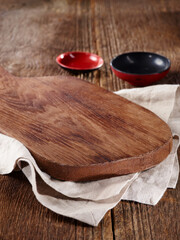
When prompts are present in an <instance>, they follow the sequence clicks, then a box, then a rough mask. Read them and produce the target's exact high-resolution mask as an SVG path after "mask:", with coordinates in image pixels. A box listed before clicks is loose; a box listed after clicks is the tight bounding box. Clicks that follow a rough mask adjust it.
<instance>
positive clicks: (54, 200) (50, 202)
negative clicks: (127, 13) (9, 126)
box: [0, 85, 180, 226]
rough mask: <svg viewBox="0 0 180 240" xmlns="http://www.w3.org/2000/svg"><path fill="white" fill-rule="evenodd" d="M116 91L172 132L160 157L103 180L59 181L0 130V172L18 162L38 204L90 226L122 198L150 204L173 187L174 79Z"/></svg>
mask: <svg viewBox="0 0 180 240" xmlns="http://www.w3.org/2000/svg"><path fill="white" fill-rule="evenodd" d="M116 94H118V95H121V96H122V97H125V98H127V99H129V100H131V101H133V102H135V103H137V104H139V105H141V106H143V107H146V108H147V109H149V110H151V111H153V112H154V113H156V114H157V115H158V116H159V117H160V118H161V119H163V120H164V121H165V122H166V123H167V124H168V125H169V127H170V128H171V130H172V133H173V135H174V136H176V137H175V138H174V139H173V148H172V151H171V153H170V154H169V156H168V157H167V158H166V159H165V160H164V161H163V162H161V163H160V164H158V165H157V166H155V167H153V168H151V169H149V170H146V171H143V172H140V173H134V174H129V175H124V176H119V177H114V178H109V179H105V180H99V181H92V182H86V183H75V182H70V181H59V180H56V179H53V178H51V177H50V176H49V175H48V174H46V173H44V172H42V171H41V170H40V169H39V167H38V166H37V164H36V162H35V160H34V159H33V157H32V156H31V154H30V153H29V151H28V150H27V149H26V148H25V146H24V145H23V144H21V143H20V142H19V141H17V140H16V139H13V138H10V137H8V136H5V135H3V134H0V174H8V173H10V172H12V171H13V170H14V169H15V167H17V166H19V168H20V169H21V170H22V171H23V173H24V174H25V176H26V177H27V179H28V180H29V182H30V183H31V185H32V190H33V192H34V194H35V196H36V198H37V200H38V201H39V202H40V203H41V204H42V205H44V206H45V207H47V208H49V209H51V210H52V211H54V212H56V213H58V214H61V215H64V216H68V217H72V218H75V219H77V220H80V221H82V222H85V223H88V224H90V225H93V226H97V225H98V223H99V222H100V221H101V219H102V218H103V216H104V215H105V213H106V212H107V211H108V210H109V209H112V208H113V207H114V206H116V205H117V204H118V202H119V201H120V200H122V199H123V200H132V201H137V202H140V203H145V204H152V205H155V204H156V203H157V202H158V201H159V200H160V199H161V197H162V196H163V194H164V192H165V191H166V189H167V188H175V187H176V183H177V180H178V175H179V163H178V157H177V149H178V146H179V136H180V85H157V86H151V87H145V88H137V89H125V90H120V91H118V92H116ZM24 163H26V164H24Z"/></svg>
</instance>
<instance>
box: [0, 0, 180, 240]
mask: <svg viewBox="0 0 180 240" xmlns="http://www.w3.org/2000/svg"><path fill="white" fill-rule="evenodd" d="M71 50H82V51H90V52H93V53H97V54H99V55H100V56H102V57H103V59H104V61H105V64H104V66H103V67H102V68H101V69H100V70H99V71H95V72H92V73H89V74H87V73H86V74H79V75H78V77H81V78H83V79H84V80H86V81H90V82H93V83H95V84H97V85H99V86H101V87H103V88H106V89H109V90H112V91H115V90H119V89H123V88H130V87H132V86H130V85H129V84H128V83H125V82H123V81H121V80H119V79H117V78H116V77H115V76H114V75H113V74H112V72H111V70H110V66H109V62H110V60H111V59H112V57H114V56H116V55H117V54H120V53H123V52H128V51H152V52H157V53H160V54H163V55H165V56H167V57H168V58H170V60H171V62H172V67H171V71H170V73H169V74H168V75H167V77H165V78H164V79H163V80H161V81H160V82H159V83H169V84H174V83H176V84H177V83H178V84H179V83H180V1H179V0H167V1H165V0H161V1H157V0H149V1H143V0H131V1H130V0H124V1H118V0H116V1H115V0H111V1H110V0H104V1H101V0H99V1H97V0H91V1H90V0H89V1H87V0H81V1H80V0H77V1H76V0H66V1H65V0H64V1H58V0H54V1H53V0H49V1H48V0H46V1H45V0H44V1H42V0H39V1H36V0H26V1H25V0H19V1H15V0H6V1H4V0H0V65H1V66H3V67H4V68H6V69H7V70H8V71H9V72H11V73H12V74H14V75H16V76H44V75H59V74H62V75H69V74H70V73H68V72H66V71H65V70H63V69H61V68H59V67H58V66H57V64H56V63H55V58H56V56H57V55H58V54H60V53H62V52H65V51H71ZM179 223H180V183H178V185H177V188H176V189H175V190H172V189H169V190H167V192H166V193H165V195H164V196H163V198H162V199H161V201H160V202H159V203H158V204H157V205H156V206H155V207H153V206H147V205H143V204H139V203H134V202H128V201H122V202H120V203H119V204H118V205H117V206H116V207H115V208H114V209H113V210H111V211H109V212H108V213H107V214H106V215H105V217H104V219H103V220H102V221H101V223H100V224H99V226H98V227H90V226H88V225H86V224H83V223H80V222H78V221H75V220H73V219H69V218H66V217H63V216H60V215H57V214H55V213H53V212H51V211H50V210H48V209H46V208H44V207H43V206H42V205H40V204H39V203H38V201H37V200H36V199H35V197H34V195H33V193H32V190H31V186H30V184H29V183H28V181H27V180H26V178H25V177H24V176H23V174H22V173H20V172H17V173H12V174H10V175H8V176H0V240H5V239H7V240H11V239H16V240H18V239H19V240H23V239H27V240H31V239H51V240H52V239H64V240H68V239H71V240H78V239H80V240H81V239H83V240H84V239H88V240H90V239H95V240H100V239H103V240H105V239H108V240H111V239H113V240H119V239H125V240H126V239H130V240H132V239H155V240H159V239H162V240H165V239H170V240H171V239H172V240H176V239H179V238H180V224H179Z"/></svg>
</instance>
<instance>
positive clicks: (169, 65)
mask: <svg viewBox="0 0 180 240" xmlns="http://www.w3.org/2000/svg"><path fill="white" fill-rule="evenodd" d="M130 53H145V54H152V55H156V56H159V57H162V58H164V59H166V60H167V62H168V66H167V67H166V68H165V69H164V70H163V71H159V72H155V73H129V72H125V71H121V70H119V69H118V68H116V67H114V66H113V61H114V60H115V59H116V58H117V57H120V56H123V55H128V54H130ZM110 66H111V68H113V69H115V70H116V71H118V72H120V73H124V74H127V75H133V76H139V75H141V76H150V75H156V74H161V73H163V72H166V71H167V70H169V69H170V67H171V61H170V59H169V58H167V57H165V56H163V55H161V54H158V53H153V52H143V51H135V52H125V53H122V54H119V55H117V56H116V57H114V58H113V59H112V60H111V61H110Z"/></svg>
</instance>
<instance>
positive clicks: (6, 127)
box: [0, 67, 172, 181]
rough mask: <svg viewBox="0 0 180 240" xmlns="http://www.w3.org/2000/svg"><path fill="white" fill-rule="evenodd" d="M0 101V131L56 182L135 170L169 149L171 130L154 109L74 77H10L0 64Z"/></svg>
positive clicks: (145, 167) (150, 164) (142, 168)
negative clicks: (19, 145) (15, 141)
mask: <svg viewBox="0 0 180 240" xmlns="http://www.w3.org/2000/svg"><path fill="white" fill-rule="evenodd" d="M0 103H1V104H0V115H1V118H0V132H1V133H4V134H6V135H8V136H10V137H14V138H16V139H17V140H19V141H20V142H22V143H23V144H24V145H25V146H26V147H27V148H28V149H29V150H30V152H31V154H32V155H33V156H34V158H35V159H36V161H37V164H38V165H39V166H40V168H41V169H42V170H43V171H44V172H46V173H48V174H49V175H50V176H52V177H54V178H57V179H60V180H68V181H69V180H70V181H88V180H97V179H103V178H108V177H113V176H118V175H123V174H129V173H134V172H140V171H143V170H145V169H148V168H150V167H152V166H155V165H156V164H158V163H160V162H161V161H162V160H164V159H165V158H166V157H167V156H168V154H169V153H170V151H171V148H172V134H171V130H170V129H169V127H168V125H167V124H166V123H165V122H163V121H162V120H161V119H160V118H159V117H157V116H156V115H155V114H154V113H152V112H150V111H149V110H147V109H145V108H142V107H141V106H139V105H137V104H135V103H133V102H130V101H128V100H127V99H125V98H122V97H120V96H117V95H115V94H113V93H112V92H110V91H107V90H105V89H103V88H101V87H98V86H96V85H95V84H92V83H89V82H86V81H83V80H81V79H80V78H75V77H69V76H52V77H51V76H48V77H38V78H37V77H28V78H22V77H14V76H13V75H11V74H9V73H8V72H7V71H5V70H4V69H3V68H1V67H0ZM137 113H138V114H137Z"/></svg>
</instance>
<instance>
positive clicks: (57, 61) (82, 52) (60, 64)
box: [56, 51, 104, 71]
mask: <svg viewBox="0 0 180 240" xmlns="http://www.w3.org/2000/svg"><path fill="white" fill-rule="evenodd" d="M74 53H79V54H84V55H91V56H96V57H98V58H99V60H100V61H101V63H100V64H98V66H97V67H88V68H82V67H69V66H68V65H65V64H63V63H61V62H60V61H59V59H61V56H68V55H70V54H74ZM56 63H57V64H58V65H59V66H61V67H63V68H65V69H69V70H78V71H88V70H96V69H99V68H100V67H102V65H103V64H104V60H103V58H102V57H100V56H99V55H97V54H95V53H91V52H84V51H69V52H64V53H61V54H60V55H58V56H57V57H56Z"/></svg>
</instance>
